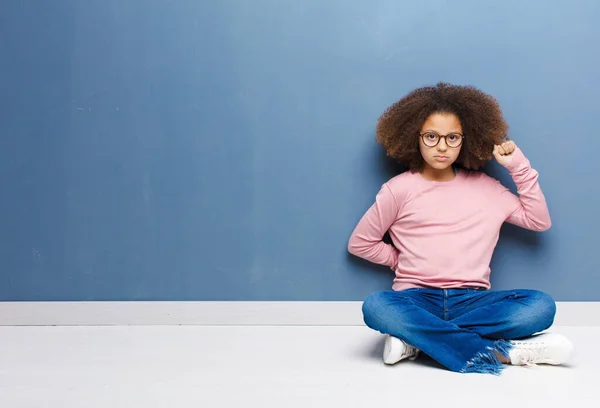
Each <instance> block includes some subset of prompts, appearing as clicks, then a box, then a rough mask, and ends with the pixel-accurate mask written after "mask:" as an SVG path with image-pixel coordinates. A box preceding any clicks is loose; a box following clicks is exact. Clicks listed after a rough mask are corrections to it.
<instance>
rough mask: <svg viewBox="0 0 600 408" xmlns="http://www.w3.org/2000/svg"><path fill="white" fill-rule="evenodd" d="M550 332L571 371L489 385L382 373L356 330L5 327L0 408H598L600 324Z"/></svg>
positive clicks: (371, 345) (421, 363)
mask: <svg viewBox="0 0 600 408" xmlns="http://www.w3.org/2000/svg"><path fill="white" fill-rule="evenodd" d="M553 331H555V332H559V333H562V334H565V335H567V336H569V337H570V338H571V339H572V340H573V341H574V342H575V344H576V347H577V356H576V358H575V359H574V362H573V363H572V364H571V365H570V366H568V367H548V366H543V367H541V366H540V367H533V368H524V367H508V369H507V370H505V371H504V373H503V374H502V376H500V377H496V376H492V375H481V374H468V375H467V374H455V373H451V372H448V371H446V370H444V369H442V368H440V367H439V366H437V365H436V364H435V363H434V362H432V361H430V360H427V359H425V360H417V361H415V362H402V363H400V364H397V365H395V366H391V367H390V366H385V365H383V364H382V362H381V350H382V347H383V344H382V336H380V335H379V334H378V333H375V332H373V331H371V330H369V329H368V328H366V327H359V326H355V327H328V326H324V327H316V326H295V327H285V326H279V327H275V326H263V327H260V326H130V327H125V326H121V327H0V407H2V408H21V407H60V408H71V407H85V408H92V407H128V408H135V407H145V408H149V407H172V408H181V407H194V408H209V407H332V408H334V407H335V408H337V407H340V408H346V407H386V406H389V407H406V406H415V407H416V406H419V407H425V406H426V405H431V403H442V404H443V405H442V406H443V407H476V406H479V407H485V408H488V407H506V406H507V404H511V405H514V406H516V405H519V406H527V407H531V406H549V404H567V403H569V404H570V406H573V407H574V406H585V407H594V406H599V405H598V401H600V393H599V386H598V381H597V380H594V375H597V374H598V372H599V370H598V367H600V351H599V349H600V347H599V346H598V345H597V342H598V339H599V338H600V327H558V328H554V329H553ZM417 404H418V405H417ZM425 404H426V405H425Z"/></svg>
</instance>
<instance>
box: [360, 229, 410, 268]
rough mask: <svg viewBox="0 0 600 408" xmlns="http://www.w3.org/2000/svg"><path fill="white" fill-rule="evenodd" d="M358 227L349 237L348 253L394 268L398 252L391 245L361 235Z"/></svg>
mask: <svg viewBox="0 0 600 408" xmlns="http://www.w3.org/2000/svg"><path fill="white" fill-rule="evenodd" d="M359 227H360V225H359ZM359 227H357V230H355V231H354V233H353V234H352V236H351V237H350V241H349V242H348V251H349V252H350V253H351V254H353V255H355V256H358V257H360V258H363V259H366V260H367V261H370V262H373V263H375V264H379V265H387V266H389V267H390V268H394V267H395V266H396V265H397V263H398V253H399V251H398V250H397V249H396V248H395V247H394V246H393V245H389V244H386V243H385V242H383V240H375V239H373V238H372V236H370V235H369V234H363V233H361V229H360V228H359Z"/></svg>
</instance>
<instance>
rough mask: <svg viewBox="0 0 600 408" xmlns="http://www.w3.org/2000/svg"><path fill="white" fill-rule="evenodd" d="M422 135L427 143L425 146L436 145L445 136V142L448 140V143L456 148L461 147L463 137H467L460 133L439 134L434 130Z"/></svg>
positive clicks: (424, 142)
mask: <svg viewBox="0 0 600 408" xmlns="http://www.w3.org/2000/svg"><path fill="white" fill-rule="evenodd" d="M420 136H421V139H423V144H425V146H427V147H436V146H437V145H438V143H440V140H442V138H444V142H446V145H447V146H448V147H451V148H454V149H455V148H457V147H459V146H460V145H461V144H462V142H463V139H464V138H465V136H464V135H462V134H460V133H448V134H447V135H439V134H437V133H436V132H434V131H429V132H425V133H421V134H420Z"/></svg>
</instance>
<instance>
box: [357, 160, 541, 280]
mask: <svg viewBox="0 0 600 408" xmlns="http://www.w3.org/2000/svg"><path fill="white" fill-rule="evenodd" d="M507 169H508V171H509V172H510V174H511V176H512V178H513V180H514V181H515V184H516V186H517V191H518V193H519V196H516V195H514V194H513V193H512V192H511V191H510V190H508V189H507V188H506V187H504V186H503V185H502V184H501V183H500V182H499V181H497V180H495V179H493V178H491V177H489V176H487V175H485V174H483V173H480V172H468V171H459V172H458V174H457V176H456V177H455V178H454V179H453V180H452V181H449V182H435V181H428V180H425V179H424V178H423V177H422V176H421V175H420V174H419V173H412V172H405V173H402V174H400V175H398V176H396V177H394V178H392V179H391V180H390V181H388V182H387V183H385V184H384V185H383V186H382V187H381V190H380V191H379V193H378V194H377V197H376V200H375V203H374V204H373V205H372V206H371V208H369V210H368V211H367V212H366V214H365V215H364V216H363V217H362V219H361V220H360V222H359V223H358V225H357V226H356V229H355V230H354V232H353V233H352V236H351V237H350V242H349V243H348V250H349V251H350V252H351V253H352V254H354V255H356V256H359V257H361V258H364V259H367V260H369V261H371V262H374V263H377V264H381V265H387V266H389V267H390V268H392V269H393V270H394V271H395V275H396V276H395V279H394V284H393V286H392V288H393V289H394V290H403V289H408V288H411V287H434V288H442V289H447V288H460V287H484V288H486V289H489V288H490V286H491V285H490V281H489V278H490V261H491V258H492V254H493V251H494V248H495V247H496V244H497V242H498V236H499V232H500V227H501V226H502V223H504V222H505V221H506V222H509V223H512V224H515V225H518V226H521V227H523V228H527V229H531V230H535V231H545V230H547V229H548V228H550V215H549V213H548V207H547V206H546V199H545V197H544V194H543V193H542V190H541V188H540V185H539V184H538V172H537V171H536V170H534V169H532V168H531V165H530V163H529V160H528V159H527V158H526V157H525V156H524V155H523V153H522V151H521V150H520V149H518V148H517V150H516V151H515V152H514V153H513V159H512V160H511V161H510V163H509V164H508V166H507ZM388 230H389V232H390V236H391V238H392V242H393V243H394V245H393V246H392V245H388V244H386V243H385V242H383V241H382V238H383V235H384V233H385V232H386V231H388Z"/></svg>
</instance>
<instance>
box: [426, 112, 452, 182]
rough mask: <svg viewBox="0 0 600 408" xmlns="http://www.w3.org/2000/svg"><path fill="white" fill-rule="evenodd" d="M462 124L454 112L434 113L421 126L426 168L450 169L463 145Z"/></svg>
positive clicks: (439, 170)
mask: <svg viewBox="0 0 600 408" xmlns="http://www.w3.org/2000/svg"><path fill="white" fill-rule="evenodd" d="M462 132H463V130H462V126H461V124H460V120H459V119H458V116H456V115H454V114H452V113H434V114H432V115H431V116H429V117H428V118H427V120H426V121H425V123H424V124H423V126H422V127H421V136H420V137H419V147H420V150H421V155H422V156H423V160H425V170H426V171H432V170H433V171H435V172H436V173H437V172H443V171H444V170H447V169H450V168H451V166H452V163H454V162H455V161H456V159H457V158H458V155H459V154H460V149H461V147H462V142H463V137H462Z"/></svg>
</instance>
